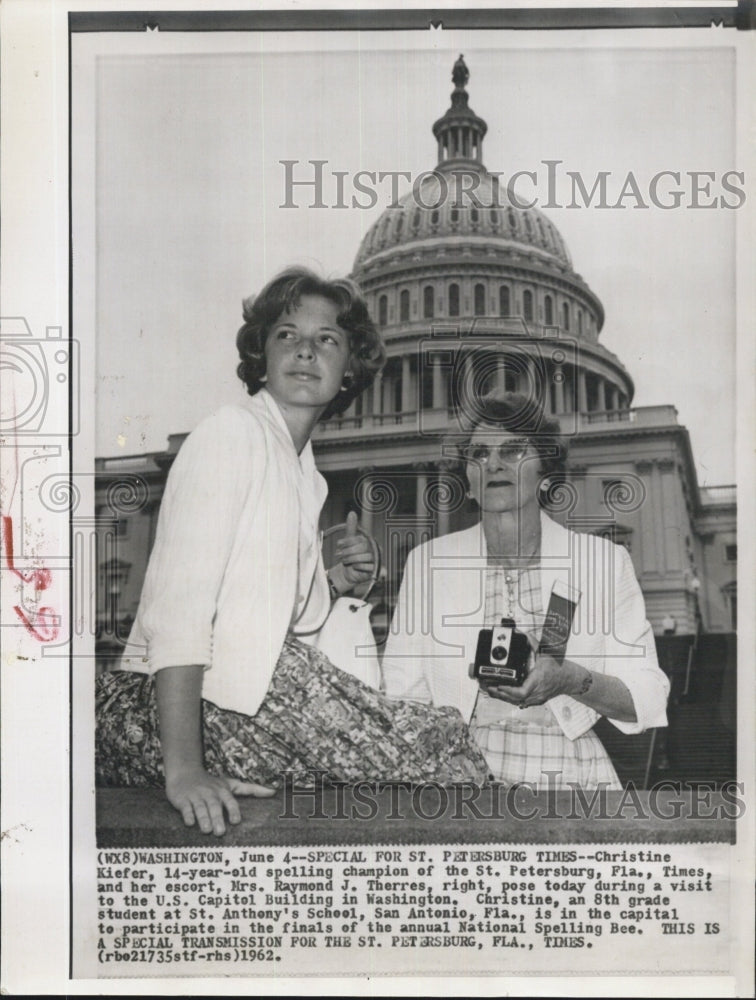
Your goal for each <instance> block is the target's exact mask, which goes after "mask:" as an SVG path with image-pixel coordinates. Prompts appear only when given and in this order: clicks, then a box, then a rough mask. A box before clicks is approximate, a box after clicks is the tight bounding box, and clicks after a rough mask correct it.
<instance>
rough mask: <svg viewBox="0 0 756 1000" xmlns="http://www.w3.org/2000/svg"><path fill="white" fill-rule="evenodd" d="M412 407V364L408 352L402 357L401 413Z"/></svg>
mask: <svg viewBox="0 0 756 1000" xmlns="http://www.w3.org/2000/svg"><path fill="white" fill-rule="evenodd" d="M411 409H412V365H411V362H410V358H409V355H408V354H405V355H404V357H403V358H402V413H408V412H409V411H410V410H411Z"/></svg>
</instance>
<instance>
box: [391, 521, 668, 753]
mask: <svg viewBox="0 0 756 1000" xmlns="http://www.w3.org/2000/svg"><path fill="white" fill-rule="evenodd" d="M487 567H488V557H487V550H486V542H485V536H484V534H483V529H482V526H481V525H480V523H478V524H476V525H474V526H473V527H472V528H468V529H466V530H465V531H458V532H455V533H453V534H450V535H443V536H441V537H439V538H435V539H432V540H431V541H430V542H427V543H425V544H423V545H419V546H418V547H417V548H416V549H413V550H412V551H411V552H410V554H409V556H408V557H407V563H406V566H405V568H404V574H403V578H402V585H401V588H400V591H399V597H398V600H397V605H396V609H395V611H394V617H393V620H392V623H391V628H390V630H389V636H388V639H387V641H386V649H385V653H384V656H383V663H382V669H383V680H384V684H385V688H386V693H387V694H388V695H389V696H390V697H393V698H409V699H412V700H416V701H425V702H431V703H432V704H434V705H453V706H454V707H455V708H458V709H459V710H460V712H461V713H462V715H463V717H464V718H465V719H467V720H469V719H470V717H471V715H472V712H473V709H474V706H475V700H476V695H477V690H478V684H477V682H476V681H473V680H470V678H469V676H468V665H469V664H470V663H471V662H472V661H473V659H474V658H475V648H476V644H477V637H478V631H479V629H480V628H481V626H482V625H483V623H484V617H485V578H486V571H487ZM539 570H540V578H541V607H542V608H547V607H548V604H549V598H550V595H551V592H552V590H553V589H554V588H561V592H562V593H567V594H571V595H572V596H573V597H574V599H575V600H576V601H577V606H576V610H575V617H574V620H573V625H572V631H571V634H570V636H569V639H568V641H567V649H566V654H565V655H566V658H567V659H569V660H574V661H575V662H576V663H579V664H581V665H582V666H585V667H586V668H587V669H589V670H594V671H598V672H600V673H605V674H608V675H611V676H614V677H618V678H619V679H620V680H621V681H623V682H624V684H625V685H626V687H627V688H628V690H629V692H630V696H631V697H632V699H633V705H634V707H635V711H636V716H637V721H635V722H621V721H619V720H617V719H611V721H612V722H613V723H614V725H615V726H616V727H617V728H618V729H620V730H621V731H622V732H624V733H640V732H643V731H644V730H645V729H648V728H651V727H656V726H666V724H667V716H666V706H667V697H668V694H669V681H668V680H667V677H666V676H665V674H664V673H663V672H662V671H661V670H660V669H659V665H658V663H657V658H656V646H655V643H654V636H653V633H652V631H651V626H650V625H649V623H648V621H647V619H646V611H645V605H644V602H643V595H642V593H641V589H640V587H639V585H638V581H637V579H636V577H635V573H634V571H633V567H632V563H631V561H630V557H629V556H628V554H627V551H626V550H625V548H624V547H623V546H621V545H613V544H612V543H611V542H609V541H607V540H606V539H604V538H600V537H598V536H596V535H587V534H581V533H577V532H574V531H570V530H568V529H566V528H563V527H562V526H561V525H559V524H557V523H556V522H555V521H552V520H551V518H549V517H547V516H546V515H545V514H544V513H543V512H542V513H541V554H540V563H539ZM547 705H548V706H549V708H550V710H551V711H552V712H553V714H554V718H555V719H556V721H557V723H558V724H559V726H560V727H561V729H562V731H563V732H564V734H565V736H567V737H568V738H569V739H576V738H577V737H578V736H581V735H582V734H583V733H585V732H587V731H588V730H589V729H590V728H591V727H592V726H593V725H594V723H595V722H596V720H597V719H598V713H597V712H595V711H594V710H593V709H592V708H588V706H586V705H583V704H581V703H580V702H578V701H576V700H575V699H574V698H571V697H569V696H568V695H557V696H556V697H555V698H552V699H551V700H550V701H549V702H547Z"/></svg>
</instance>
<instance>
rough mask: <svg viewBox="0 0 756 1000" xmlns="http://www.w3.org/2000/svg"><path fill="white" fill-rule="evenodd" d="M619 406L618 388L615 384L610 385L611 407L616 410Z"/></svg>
mask: <svg viewBox="0 0 756 1000" xmlns="http://www.w3.org/2000/svg"><path fill="white" fill-rule="evenodd" d="M619 408H620V394H619V389H618V388H617V386H616V385H613V386H612V409H613V410H618V409H619Z"/></svg>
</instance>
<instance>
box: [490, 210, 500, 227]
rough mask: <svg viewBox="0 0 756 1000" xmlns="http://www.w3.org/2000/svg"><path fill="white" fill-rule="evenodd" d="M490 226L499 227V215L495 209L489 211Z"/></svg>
mask: <svg viewBox="0 0 756 1000" xmlns="http://www.w3.org/2000/svg"><path fill="white" fill-rule="evenodd" d="M491 225H492V226H493V227H494V228H496V226H498V225H499V213H498V212H497V211H496V209H495V208H492V209H491Z"/></svg>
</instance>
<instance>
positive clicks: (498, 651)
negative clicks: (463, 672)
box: [470, 618, 530, 687]
mask: <svg viewBox="0 0 756 1000" xmlns="http://www.w3.org/2000/svg"><path fill="white" fill-rule="evenodd" d="M529 656H530V643H529V642H528V638H527V636H526V635H525V633H524V632H518V631H517V627H516V625H515V623H514V621H513V620H512V619H511V618H502V619H501V625H498V626H497V627H496V628H482V629H481V630H480V632H479V633H478V647H477V649H476V651H475V663H472V664H470V677H472V678H473V679H474V680H477V681H478V682H479V683H480V684H483V685H487V684H503V685H506V686H508V687H519V686H520V685H521V684H522V682H523V681H524V680H525V678H526V677H527V675H528V658H529Z"/></svg>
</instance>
